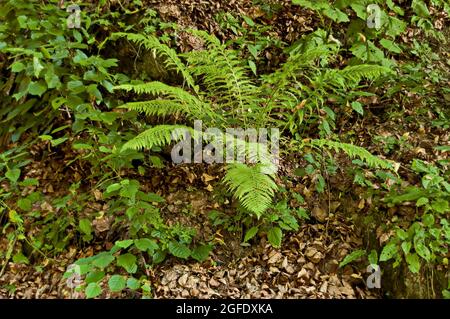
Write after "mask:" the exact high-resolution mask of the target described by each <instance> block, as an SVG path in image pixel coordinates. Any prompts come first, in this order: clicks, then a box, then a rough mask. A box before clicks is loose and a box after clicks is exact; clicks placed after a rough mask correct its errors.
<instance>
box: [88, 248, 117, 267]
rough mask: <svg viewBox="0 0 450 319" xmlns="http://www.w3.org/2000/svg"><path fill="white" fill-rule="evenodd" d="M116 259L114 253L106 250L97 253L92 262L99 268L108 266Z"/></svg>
mask: <svg viewBox="0 0 450 319" xmlns="http://www.w3.org/2000/svg"><path fill="white" fill-rule="evenodd" d="M114 259H115V257H114V256H113V255H111V254H110V253H107V252H105V253H101V254H99V255H97V256H96V258H95V259H94V260H93V262H92V264H93V265H94V266H96V267H99V268H106V267H107V266H108V265H109V264H110V263H112V262H113V260H114Z"/></svg>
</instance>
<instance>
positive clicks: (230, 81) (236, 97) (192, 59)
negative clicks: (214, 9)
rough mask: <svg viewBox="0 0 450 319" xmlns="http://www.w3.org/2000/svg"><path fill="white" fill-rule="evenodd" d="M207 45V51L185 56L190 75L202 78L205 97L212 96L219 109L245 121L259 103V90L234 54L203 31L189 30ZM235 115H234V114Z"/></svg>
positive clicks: (234, 52) (194, 52) (246, 69)
mask: <svg viewBox="0 0 450 319" xmlns="http://www.w3.org/2000/svg"><path fill="white" fill-rule="evenodd" d="M188 32H191V33H192V34H193V35H195V36H197V37H199V38H200V39H202V40H203V41H205V43H206V44H207V50H204V51H193V52H189V53H187V54H185V55H184V56H185V57H186V59H187V61H188V64H189V66H190V68H191V70H192V73H193V74H194V75H195V76H196V77H200V78H202V83H203V84H204V85H205V86H206V87H207V90H208V95H209V96H210V97H212V96H214V98H215V99H216V100H217V103H218V104H220V105H221V107H222V108H225V109H229V110H231V111H232V112H234V113H236V111H237V110H239V111H240V112H241V114H242V115H244V114H245V116H244V117H243V118H244V124H245V118H246V117H248V115H249V113H248V112H249V109H250V110H252V109H253V110H255V107H256V105H257V104H258V101H259V90H258V87H257V86H255V85H254V83H252V81H251V80H250V78H249V76H248V73H249V70H248V68H247V67H244V66H243V63H242V61H241V60H240V59H239V58H238V56H237V52H236V51H234V50H230V49H227V48H226V46H225V45H224V44H221V43H220V41H219V40H218V39H217V38H216V37H215V36H212V35H210V34H208V33H207V32H205V31H198V30H188ZM235 115H236V114H235Z"/></svg>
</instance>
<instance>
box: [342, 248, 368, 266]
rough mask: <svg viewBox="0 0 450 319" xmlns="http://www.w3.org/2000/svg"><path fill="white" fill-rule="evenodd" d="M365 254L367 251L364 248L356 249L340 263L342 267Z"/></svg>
mask: <svg viewBox="0 0 450 319" xmlns="http://www.w3.org/2000/svg"><path fill="white" fill-rule="evenodd" d="M365 254H366V251H365V250H364V249H358V250H355V251H353V252H352V253H350V254H348V255H347V256H345V258H344V259H343V260H342V261H341V263H340V264H339V267H340V268H341V267H344V266H345V265H347V264H349V263H351V262H352V261H355V260H357V259H359V258H361V257H362V256H364V255H365Z"/></svg>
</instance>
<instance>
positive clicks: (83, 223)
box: [78, 218, 92, 235]
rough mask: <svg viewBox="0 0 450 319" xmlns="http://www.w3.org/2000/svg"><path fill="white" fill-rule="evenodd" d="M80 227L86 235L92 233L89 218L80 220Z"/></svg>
mask: <svg viewBox="0 0 450 319" xmlns="http://www.w3.org/2000/svg"><path fill="white" fill-rule="evenodd" d="M78 227H79V228H80V230H81V232H83V233H84V234H86V235H90V234H91V233H92V227H91V221H90V220H89V219H87V218H83V219H80V221H79V223H78Z"/></svg>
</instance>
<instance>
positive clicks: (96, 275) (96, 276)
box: [85, 270, 105, 284]
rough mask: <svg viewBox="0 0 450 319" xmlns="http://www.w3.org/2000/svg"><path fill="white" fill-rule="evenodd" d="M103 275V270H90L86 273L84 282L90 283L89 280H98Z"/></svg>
mask: <svg viewBox="0 0 450 319" xmlns="http://www.w3.org/2000/svg"><path fill="white" fill-rule="evenodd" d="M104 277H105V272H104V271H100V270H97V271H91V272H90V273H88V274H87V275H86V279H85V281H86V283H87V284H90V283H91V282H99V281H100V280H102V279H103V278H104Z"/></svg>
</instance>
